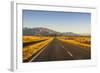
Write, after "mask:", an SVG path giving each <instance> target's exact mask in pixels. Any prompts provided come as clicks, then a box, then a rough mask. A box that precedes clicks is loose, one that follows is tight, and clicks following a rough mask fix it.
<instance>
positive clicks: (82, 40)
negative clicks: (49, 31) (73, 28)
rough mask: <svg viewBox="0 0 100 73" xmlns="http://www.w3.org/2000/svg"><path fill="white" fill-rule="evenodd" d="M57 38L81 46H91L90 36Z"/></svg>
mask: <svg viewBox="0 0 100 73" xmlns="http://www.w3.org/2000/svg"><path fill="white" fill-rule="evenodd" d="M58 39H59V40H61V41H63V42H66V43H71V44H74V45H79V46H83V47H87V48H90V47H91V37H90V36H66V37H65V36H62V37H58Z"/></svg>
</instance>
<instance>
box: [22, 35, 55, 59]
mask: <svg viewBox="0 0 100 73" xmlns="http://www.w3.org/2000/svg"><path fill="white" fill-rule="evenodd" d="M40 40H43V41H42V42H38V43H35V44H32V45H29V46H26V47H24V48H23V61H25V60H27V59H28V58H30V57H31V56H32V55H34V54H35V53H37V52H38V51H39V50H41V49H42V48H43V47H44V46H46V45H47V44H49V43H50V42H51V41H52V40H53V37H43V36H41V37H40V36H23V43H28V42H33V43H34V42H36V41H40Z"/></svg>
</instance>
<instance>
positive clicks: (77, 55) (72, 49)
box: [30, 38, 91, 62]
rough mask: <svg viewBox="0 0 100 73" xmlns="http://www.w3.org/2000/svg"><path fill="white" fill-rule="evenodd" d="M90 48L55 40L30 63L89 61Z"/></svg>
mask: <svg viewBox="0 0 100 73" xmlns="http://www.w3.org/2000/svg"><path fill="white" fill-rule="evenodd" d="M90 58H91V50H90V48H83V47H81V46H77V45H73V44H69V43H64V42H62V41H60V40H59V39H57V38H55V39H54V40H53V41H52V42H51V43H49V44H48V45H47V46H45V47H44V48H43V49H42V50H41V51H39V52H38V53H37V54H36V55H35V56H34V57H33V58H32V59H31V60H30V62H40V61H60V60H81V59H90Z"/></svg>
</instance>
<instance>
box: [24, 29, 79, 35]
mask: <svg viewBox="0 0 100 73" xmlns="http://www.w3.org/2000/svg"><path fill="white" fill-rule="evenodd" d="M23 35H30V36H32V35H55V36H56V35H67V36H80V35H79V34H76V33H73V32H64V33H61V32H57V31H54V30H51V29H48V28H44V27H37V28H23Z"/></svg>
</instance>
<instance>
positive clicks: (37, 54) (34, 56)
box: [29, 45, 48, 62]
mask: <svg viewBox="0 0 100 73" xmlns="http://www.w3.org/2000/svg"><path fill="white" fill-rule="evenodd" d="M47 46H48V45H47ZM47 46H45V47H44V48H43V49H41V50H40V51H39V52H38V53H37V54H36V55H35V56H34V57H33V58H32V59H31V60H30V61H29V62H32V61H33V60H34V59H35V58H36V57H37V56H38V55H39V54H40V53H41V52H43V51H44V50H45V48H46V47H47Z"/></svg>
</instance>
